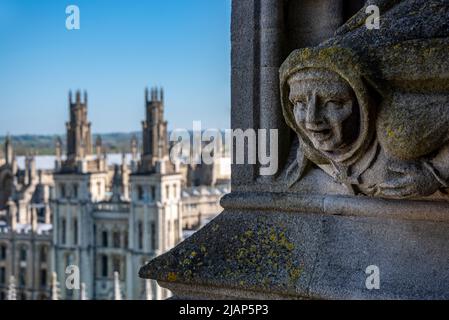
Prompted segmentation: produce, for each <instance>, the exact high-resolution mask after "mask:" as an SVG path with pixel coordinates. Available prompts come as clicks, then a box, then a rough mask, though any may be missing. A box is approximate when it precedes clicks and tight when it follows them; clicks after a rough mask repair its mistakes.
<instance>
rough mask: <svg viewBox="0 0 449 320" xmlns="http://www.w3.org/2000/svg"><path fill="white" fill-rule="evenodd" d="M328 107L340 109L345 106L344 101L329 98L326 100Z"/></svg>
mask: <svg viewBox="0 0 449 320" xmlns="http://www.w3.org/2000/svg"><path fill="white" fill-rule="evenodd" d="M326 107H330V108H333V109H337V110H338V109H341V108H343V103H342V102H341V101H338V100H329V101H327V102H326Z"/></svg>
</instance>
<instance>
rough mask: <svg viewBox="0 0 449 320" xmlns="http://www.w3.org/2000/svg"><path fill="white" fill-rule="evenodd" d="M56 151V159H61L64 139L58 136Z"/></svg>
mask: <svg viewBox="0 0 449 320" xmlns="http://www.w3.org/2000/svg"><path fill="white" fill-rule="evenodd" d="M55 151H56V152H55V153H56V160H61V157H62V141H61V138H60V137H57V138H56V141H55Z"/></svg>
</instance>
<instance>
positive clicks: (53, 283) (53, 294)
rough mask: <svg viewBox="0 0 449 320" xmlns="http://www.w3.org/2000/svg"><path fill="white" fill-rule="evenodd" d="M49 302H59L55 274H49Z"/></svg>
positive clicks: (57, 283)
mask: <svg viewBox="0 0 449 320" xmlns="http://www.w3.org/2000/svg"><path fill="white" fill-rule="evenodd" d="M51 300H59V282H58V276H57V274H56V272H53V273H52V274H51Z"/></svg>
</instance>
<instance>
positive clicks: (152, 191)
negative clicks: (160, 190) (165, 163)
mask: <svg viewBox="0 0 449 320" xmlns="http://www.w3.org/2000/svg"><path fill="white" fill-rule="evenodd" d="M151 200H152V201H155V200H156V187H155V186H151Z"/></svg>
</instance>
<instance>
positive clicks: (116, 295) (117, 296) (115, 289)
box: [114, 271, 122, 300]
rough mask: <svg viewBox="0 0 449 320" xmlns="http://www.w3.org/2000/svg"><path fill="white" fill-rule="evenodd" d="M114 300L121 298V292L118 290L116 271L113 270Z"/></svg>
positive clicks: (118, 281)
mask: <svg viewBox="0 0 449 320" xmlns="http://www.w3.org/2000/svg"><path fill="white" fill-rule="evenodd" d="M114 300H122V292H121V291H120V278H119V274H118V272H117V271H114Z"/></svg>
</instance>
